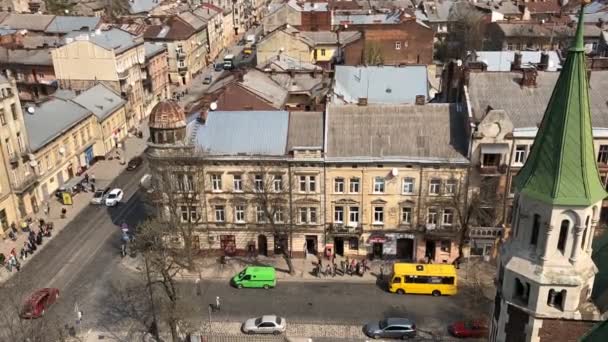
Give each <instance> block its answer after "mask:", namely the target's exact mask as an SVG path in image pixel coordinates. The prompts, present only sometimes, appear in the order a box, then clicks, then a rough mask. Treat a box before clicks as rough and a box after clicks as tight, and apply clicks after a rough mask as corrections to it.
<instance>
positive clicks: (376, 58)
mask: <svg viewBox="0 0 608 342" xmlns="http://www.w3.org/2000/svg"><path fill="white" fill-rule="evenodd" d="M363 63H365V64H366V65H378V64H383V63H384V56H383V55H382V48H381V47H380V45H379V44H378V43H376V42H366V43H365V47H364V48H363Z"/></svg>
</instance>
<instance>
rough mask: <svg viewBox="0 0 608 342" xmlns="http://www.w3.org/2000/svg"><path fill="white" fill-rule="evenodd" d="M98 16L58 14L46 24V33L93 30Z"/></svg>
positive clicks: (97, 21) (98, 19) (97, 22)
mask: <svg viewBox="0 0 608 342" xmlns="http://www.w3.org/2000/svg"><path fill="white" fill-rule="evenodd" d="M100 21H101V18H100V17H76V16H63V15H58V16H55V18H54V19H53V20H52V21H51V23H50V24H49V26H47V28H46V30H45V32H47V33H69V32H72V31H93V30H95V29H96V28H97V26H98V25H99V22H100Z"/></svg>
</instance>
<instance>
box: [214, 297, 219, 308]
mask: <svg viewBox="0 0 608 342" xmlns="http://www.w3.org/2000/svg"><path fill="white" fill-rule="evenodd" d="M215 309H216V310H217V311H220V296H217V297H215Z"/></svg>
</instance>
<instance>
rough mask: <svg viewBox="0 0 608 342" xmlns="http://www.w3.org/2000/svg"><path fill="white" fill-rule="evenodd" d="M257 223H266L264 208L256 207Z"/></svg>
mask: <svg viewBox="0 0 608 342" xmlns="http://www.w3.org/2000/svg"><path fill="white" fill-rule="evenodd" d="M255 221H256V222H257V223H265V222H266V215H265V214H264V208H262V207H255Z"/></svg>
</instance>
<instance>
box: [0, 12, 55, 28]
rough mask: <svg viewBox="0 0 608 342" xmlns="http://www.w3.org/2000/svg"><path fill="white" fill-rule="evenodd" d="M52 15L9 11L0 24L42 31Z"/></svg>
mask: <svg viewBox="0 0 608 342" xmlns="http://www.w3.org/2000/svg"><path fill="white" fill-rule="evenodd" d="M54 18H55V16H54V15H47V14H20V13H9V14H8V15H7V16H6V18H4V20H2V22H0V25H2V26H4V27H6V28H12V29H17V30H29V31H39V32H42V31H44V30H46V28H47V27H48V26H49V24H50V23H51V21H53V19H54Z"/></svg>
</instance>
